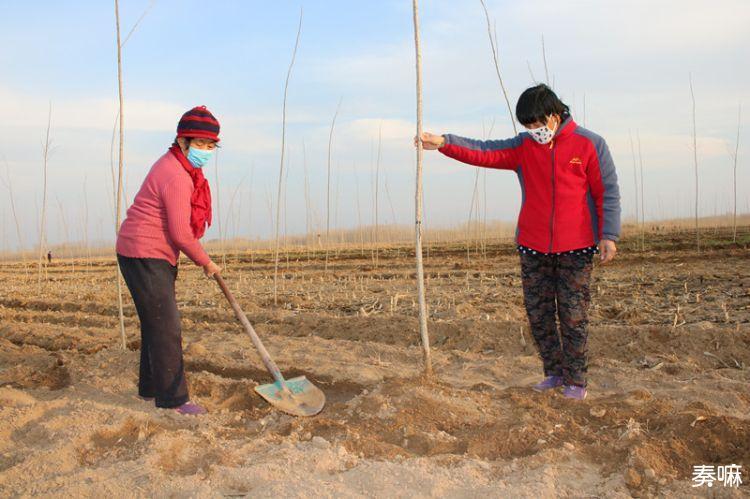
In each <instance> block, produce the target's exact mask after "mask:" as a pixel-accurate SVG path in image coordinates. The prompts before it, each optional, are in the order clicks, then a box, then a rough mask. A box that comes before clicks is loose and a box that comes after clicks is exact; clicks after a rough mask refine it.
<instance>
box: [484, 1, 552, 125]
mask: <svg viewBox="0 0 750 499" xmlns="http://www.w3.org/2000/svg"><path fill="white" fill-rule="evenodd" d="M479 1H480V2H481V4H482V9H484V17H485V19H486V20H487V36H489V38H490V49H491V50H492V60H493V61H494V63H495V73H496V74H497V80H498V81H499V82H500V89H501V90H502V91H503V97H504V98H505V104H506V106H508V114H509V115H510V122H511V124H512V125H513V134H514V135H515V134H518V130H517V129H516V120H515V118H514V115H513V109H512V108H511V106H510V99H509V98H508V92H507V91H506V90H505V85H504V84H503V77H502V75H501V74H500V62H499V56H498V47H497V31H495V33H494V36H493V32H492V28H491V26H490V13H489V12H488V11H487V5H485V3H484V0H479ZM542 47H544V38H542ZM544 68H545V71H546V70H547V62H546V57H545V62H544ZM530 71H531V68H529V72H530Z"/></svg>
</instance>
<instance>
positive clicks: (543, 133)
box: [527, 125, 557, 144]
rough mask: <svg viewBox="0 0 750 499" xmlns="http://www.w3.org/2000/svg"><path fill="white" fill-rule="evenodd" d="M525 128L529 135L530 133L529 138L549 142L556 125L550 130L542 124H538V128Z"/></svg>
mask: <svg viewBox="0 0 750 499" xmlns="http://www.w3.org/2000/svg"><path fill="white" fill-rule="evenodd" d="M527 130H528V132H529V135H531V138H532V139H534V140H535V141H537V142H538V143H540V144H549V143H550V142H551V141H552V139H553V138H554V137H555V132H556V131H557V127H555V129H554V130H551V129H550V128H549V127H548V126H547V125H544V126H540V127H539V128H527Z"/></svg>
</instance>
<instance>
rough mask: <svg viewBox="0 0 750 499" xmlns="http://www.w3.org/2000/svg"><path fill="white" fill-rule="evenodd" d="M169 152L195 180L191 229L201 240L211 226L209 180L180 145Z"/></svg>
mask: <svg viewBox="0 0 750 499" xmlns="http://www.w3.org/2000/svg"><path fill="white" fill-rule="evenodd" d="M169 152H171V153H172V154H173V155H174V157H175V158H177V161H179V162H180V164H181V165H182V167H183V168H184V169H185V171H186V172H188V175H190V178H191V179H193V195H192V196H191V197H190V207H191V212H190V227H192V229H193V235H194V236H195V237H196V239H200V238H201V237H203V234H205V232H206V226H208V227H210V226H211V189H210V188H209V187H208V180H206V177H204V176H203V169H201V168H195V167H194V166H193V165H192V164H191V163H190V161H188V159H187V158H186V157H185V155H184V154H183V153H182V150H181V149H180V147H179V146H178V145H176V144H175V145H173V146H172V147H170V148H169Z"/></svg>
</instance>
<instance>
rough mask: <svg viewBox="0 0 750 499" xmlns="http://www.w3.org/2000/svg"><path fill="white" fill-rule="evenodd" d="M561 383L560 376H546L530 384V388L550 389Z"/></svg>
mask: <svg viewBox="0 0 750 499" xmlns="http://www.w3.org/2000/svg"><path fill="white" fill-rule="evenodd" d="M562 385H563V378H562V376H547V377H546V378H544V380H543V381H541V382H539V383H537V384H536V385H534V386H532V387H531V388H532V389H533V390H536V391H537V392H544V391H547V390H552V389H554V388H557V387H558V386H562Z"/></svg>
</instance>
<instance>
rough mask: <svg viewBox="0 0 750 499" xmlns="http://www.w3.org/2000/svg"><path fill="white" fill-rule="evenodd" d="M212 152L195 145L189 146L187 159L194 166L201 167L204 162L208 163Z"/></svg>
mask: <svg viewBox="0 0 750 499" xmlns="http://www.w3.org/2000/svg"><path fill="white" fill-rule="evenodd" d="M213 154H214V151H213V150H207V149H196V148H195V147H191V148H189V149H188V153H187V159H188V161H190V164H191V165H193V166H194V167H195V168H202V167H203V166H204V165H205V164H206V163H208V161H209V160H210V159H211V156H213Z"/></svg>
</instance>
